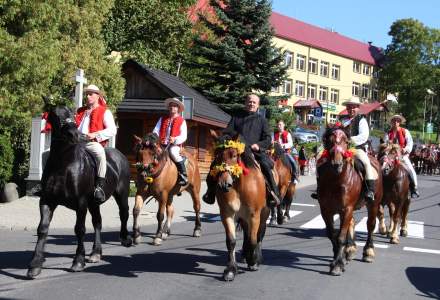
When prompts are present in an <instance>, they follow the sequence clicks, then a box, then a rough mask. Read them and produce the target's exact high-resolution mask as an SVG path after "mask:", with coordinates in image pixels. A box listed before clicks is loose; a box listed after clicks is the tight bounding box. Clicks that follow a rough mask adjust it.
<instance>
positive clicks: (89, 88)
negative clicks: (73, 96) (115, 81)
mask: <svg viewBox="0 0 440 300" xmlns="http://www.w3.org/2000/svg"><path fill="white" fill-rule="evenodd" d="M84 92H85V93H96V94H98V95H101V96H103V92H102V91H101V90H100V89H99V88H98V87H97V86H96V85H94V84H90V85H88V86H87V87H86V88H85V89H84Z"/></svg>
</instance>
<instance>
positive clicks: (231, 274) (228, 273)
mask: <svg viewBox="0 0 440 300" xmlns="http://www.w3.org/2000/svg"><path fill="white" fill-rule="evenodd" d="M234 278H235V274H234V272H232V271H227V270H225V271H224V272H223V279H224V280H225V281H233V280H234Z"/></svg>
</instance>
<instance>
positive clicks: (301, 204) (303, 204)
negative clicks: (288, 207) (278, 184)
mask: <svg viewBox="0 0 440 300" xmlns="http://www.w3.org/2000/svg"><path fill="white" fill-rule="evenodd" d="M292 205H294V206H311V207H315V206H316V204H307V203H292Z"/></svg>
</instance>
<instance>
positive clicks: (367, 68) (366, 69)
mask: <svg viewBox="0 0 440 300" xmlns="http://www.w3.org/2000/svg"><path fill="white" fill-rule="evenodd" d="M362 73H363V74H364V75H368V76H370V74H371V67H370V66H369V65H367V64H364V68H363V69H362Z"/></svg>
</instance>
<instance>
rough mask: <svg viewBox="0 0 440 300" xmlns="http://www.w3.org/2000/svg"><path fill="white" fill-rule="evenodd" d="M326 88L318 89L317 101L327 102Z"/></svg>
mask: <svg viewBox="0 0 440 300" xmlns="http://www.w3.org/2000/svg"><path fill="white" fill-rule="evenodd" d="M327 94H328V87H325V86H320V87H319V100H322V101H327Z"/></svg>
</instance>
